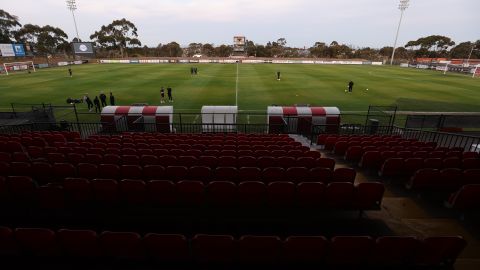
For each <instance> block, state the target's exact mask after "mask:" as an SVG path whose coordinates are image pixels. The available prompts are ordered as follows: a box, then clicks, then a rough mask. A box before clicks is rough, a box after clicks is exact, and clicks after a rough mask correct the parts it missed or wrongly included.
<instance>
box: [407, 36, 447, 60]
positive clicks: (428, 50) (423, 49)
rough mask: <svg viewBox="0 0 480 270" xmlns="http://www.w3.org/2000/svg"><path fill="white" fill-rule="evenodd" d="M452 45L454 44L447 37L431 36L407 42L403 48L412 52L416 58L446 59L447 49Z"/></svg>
mask: <svg viewBox="0 0 480 270" xmlns="http://www.w3.org/2000/svg"><path fill="white" fill-rule="evenodd" d="M453 45H455V42H454V41H452V40H451V39H450V38H449V37H446V36H440V35H431V36H427V37H421V38H419V39H417V40H412V41H409V42H408V43H407V44H406V45H405V48H410V49H411V50H413V51H414V52H415V55H416V56H417V57H418V56H421V57H446V56H447V54H448V53H447V50H448V48H449V47H451V46H453Z"/></svg>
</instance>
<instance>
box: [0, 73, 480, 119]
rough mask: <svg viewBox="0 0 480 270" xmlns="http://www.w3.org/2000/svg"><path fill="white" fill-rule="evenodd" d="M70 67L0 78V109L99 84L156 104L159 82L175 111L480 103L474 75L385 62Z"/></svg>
mask: <svg viewBox="0 0 480 270" xmlns="http://www.w3.org/2000/svg"><path fill="white" fill-rule="evenodd" d="M191 66H197V67H198V70H199V74H198V75H197V76H191V75H190V67H191ZM237 68H238V78H237ZM72 69H73V77H72V78H70V77H69V76H68V72H67V67H59V68H52V69H43V70H38V71H37V72H36V73H32V74H26V73H18V74H12V75H9V76H0V107H1V109H2V110H9V109H11V108H10V103H34V104H38V103H42V102H44V103H51V104H54V105H66V102H65V100H66V98H67V97H72V98H81V97H82V96H83V95H84V94H85V93H88V94H89V95H90V97H92V99H93V97H94V96H95V95H98V94H99V92H100V91H102V90H103V91H104V92H105V93H106V94H107V95H108V92H110V91H112V92H113V93H114V95H115V97H116V100H117V104H118V105H129V104H131V103H137V102H143V103H148V104H149V105H158V104H159V102H160V93H159V92H160V91H159V90H160V87H161V86H164V87H165V88H166V87H167V86H171V87H172V88H173V96H174V103H173V105H174V111H175V112H189V111H191V112H198V111H199V109H200V108H201V107H202V105H235V102H236V95H238V96H237V97H238V106H239V110H241V111H252V110H255V111H263V112H264V111H265V110H266V107H267V106H269V105H271V104H277V105H293V104H310V105H318V106H337V107H339V108H340V109H341V110H342V111H355V112H359V111H366V110H367V109H368V106H369V105H386V106H387V105H388V106H390V105H397V106H398V109H399V110H402V111H445V112H448V111H457V112H459V111H461V112H471V111H479V109H480V80H479V79H478V78H471V77H468V76H466V75H460V74H453V73H447V75H443V74H442V73H441V72H438V71H427V70H414V69H407V68H399V67H389V66H346V65H296V64H282V65H280V64H240V65H238V66H237V65H235V64H89V65H81V66H73V67H72ZM277 71H280V72H281V75H282V76H281V80H280V81H277V80H276V72H277ZM350 80H352V81H354V83H355V85H354V90H353V93H351V94H350V93H345V89H347V83H348V82H349V81H350ZM236 89H238V92H237V93H236ZM366 89H368V91H367V90H366ZM167 104H168V103H167ZM79 110H80V111H81V112H86V105H84V104H80V105H79ZM96 119H98V118H96Z"/></svg>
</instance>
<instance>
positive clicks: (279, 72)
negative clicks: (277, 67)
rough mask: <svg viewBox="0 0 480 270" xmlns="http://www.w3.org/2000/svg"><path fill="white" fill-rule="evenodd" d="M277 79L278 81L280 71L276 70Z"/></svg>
mask: <svg viewBox="0 0 480 270" xmlns="http://www.w3.org/2000/svg"><path fill="white" fill-rule="evenodd" d="M277 81H280V71H277Z"/></svg>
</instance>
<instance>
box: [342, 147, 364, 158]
mask: <svg viewBox="0 0 480 270" xmlns="http://www.w3.org/2000/svg"><path fill="white" fill-rule="evenodd" d="M362 154H363V150H362V147H361V146H350V147H348V149H347V152H346V153H345V160H346V161H350V162H358V161H360V159H361V158H362Z"/></svg>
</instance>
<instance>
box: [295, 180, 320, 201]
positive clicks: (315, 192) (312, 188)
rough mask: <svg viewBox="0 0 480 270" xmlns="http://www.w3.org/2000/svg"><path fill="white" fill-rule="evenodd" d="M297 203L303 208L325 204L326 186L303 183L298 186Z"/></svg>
mask: <svg viewBox="0 0 480 270" xmlns="http://www.w3.org/2000/svg"><path fill="white" fill-rule="evenodd" d="M297 203H298V205H299V206H301V207H319V206H323V205H324V204H325V185H324V184H323V183H322V182H303V183H300V184H298V186H297Z"/></svg>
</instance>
